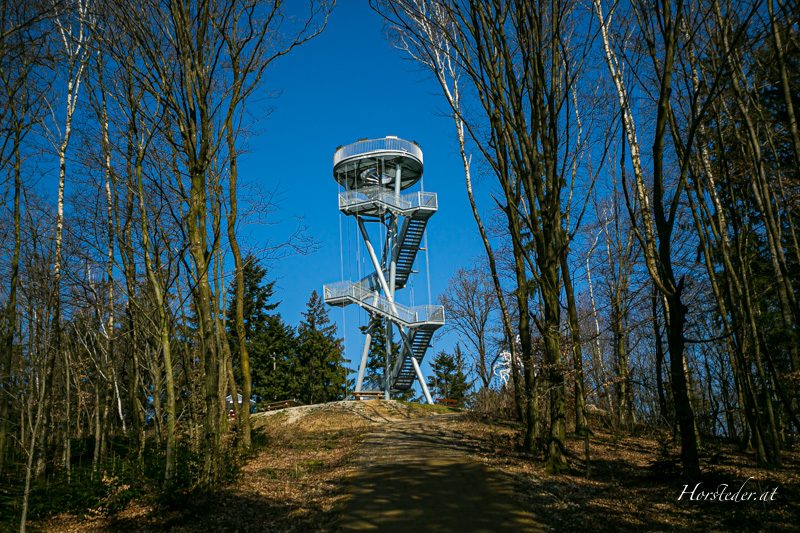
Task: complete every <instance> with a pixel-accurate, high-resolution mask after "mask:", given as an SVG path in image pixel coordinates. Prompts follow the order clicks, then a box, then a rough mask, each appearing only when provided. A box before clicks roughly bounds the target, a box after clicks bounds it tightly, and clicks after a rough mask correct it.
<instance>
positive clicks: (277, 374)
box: [228, 255, 297, 403]
mask: <svg viewBox="0 0 800 533" xmlns="http://www.w3.org/2000/svg"><path fill="white" fill-rule="evenodd" d="M242 273H243V275H244V284H245V292H244V304H243V305H244V318H245V338H246V339H247V347H248V353H249V355H250V374H251V378H252V391H253V394H254V396H255V398H256V399H257V401H259V402H262V403H264V402H266V403H269V402H274V401H280V400H287V399H291V398H292V396H293V394H294V391H295V388H296V387H295V385H294V376H293V375H292V367H293V362H294V359H295V351H296V344H297V342H296V338H295V333H294V330H293V328H292V327H291V326H288V325H286V324H284V322H283V320H282V319H281V315H280V313H274V314H270V311H274V310H275V309H277V307H278V305H279V304H280V302H275V303H271V302H270V300H271V299H272V297H273V295H274V293H275V289H274V286H275V282H274V281H271V282H265V281H264V279H265V278H266V275H267V269H266V268H264V267H263V266H262V265H261V262H260V261H259V260H258V259H257V258H256V257H254V256H252V255H248V256H247V257H245V259H244V268H243V270H242ZM235 309H236V294H235V292H234V291H231V296H230V303H229V305H228V316H229V317H232V316H233V315H234V314H235ZM228 323H229V327H230V324H232V320H229V322H228ZM228 339H229V340H230V343H231V352H232V353H233V355H234V371H235V372H237V373H238V372H239V371H240V370H239V367H238V364H237V363H238V353H239V348H238V338H237V336H236V335H235V334H233V332H230V334H229V335H228ZM240 377H241V376H237V379H239V378H240Z"/></svg>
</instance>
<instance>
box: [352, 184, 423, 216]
mask: <svg viewBox="0 0 800 533" xmlns="http://www.w3.org/2000/svg"><path fill="white" fill-rule="evenodd" d="M375 202H380V203H383V204H386V205H388V206H391V207H395V208H397V209H399V210H400V211H409V210H412V209H420V208H423V207H424V208H427V209H430V210H431V211H436V209H437V208H438V205H437V200H436V193H435V192H422V191H417V192H412V193H406V194H400V195H395V194H394V192H393V191H391V190H389V189H386V188H385V187H381V186H375V187H362V188H360V189H356V190H350V191H341V192H340V193H339V209H340V210H341V209H347V208H353V207H356V206H359V205H367V204H373V203H375Z"/></svg>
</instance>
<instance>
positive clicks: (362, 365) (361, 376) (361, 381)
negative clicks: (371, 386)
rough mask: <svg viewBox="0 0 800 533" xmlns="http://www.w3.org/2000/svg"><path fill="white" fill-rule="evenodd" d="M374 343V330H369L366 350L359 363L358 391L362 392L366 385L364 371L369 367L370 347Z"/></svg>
mask: <svg viewBox="0 0 800 533" xmlns="http://www.w3.org/2000/svg"><path fill="white" fill-rule="evenodd" d="M371 344H372V330H368V331H367V336H366V338H365V339H364V350H363V351H362V352H361V363H360V364H359V365H358V376H357V377H356V392H361V387H362V386H363V385H364V372H365V371H366V369H367V358H369V347H370V345H371Z"/></svg>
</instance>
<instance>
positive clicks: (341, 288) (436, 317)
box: [323, 280, 444, 325]
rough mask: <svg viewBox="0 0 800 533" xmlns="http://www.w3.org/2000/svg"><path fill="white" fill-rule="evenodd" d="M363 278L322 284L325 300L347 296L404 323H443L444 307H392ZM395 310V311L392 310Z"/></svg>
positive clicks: (396, 305) (395, 305) (386, 299)
mask: <svg viewBox="0 0 800 533" xmlns="http://www.w3.org/2000/svg"><path fill="white" fill-rule="evenodd" d="M362 283H363V280H361V281H357V282H355V283H352V282H350V281H339V282H336V283H329V284H327V285H324V286H323V294H324V299H325V301H326V302H327V301H332V300H338V299H343V298H349V299H351V300H353V302H354V303H358V304H359V305H362V306H366V307H371V308H373V309H376V310H378V311H380V312H381V313H382V314H384V315H386V316H390V317H394V318H396V319H397V320H399V321H400V322H403V323H404V324H406V325H414V324H426V323H435V324H444V307H442V306H441V305H418V306H415V307H406V306H404V305H402V304H399V303H396V302H395V304H394V309H393V308H392V304H391V302H390V301H389V299H388V298H386V297H385V296H383V295H380V294H378V293H377V292H376V291H372V290H369V289H368V288H367V287H366V284H362ZM395 309H396V310H397V313H395V312H394V310H395Z"/></svg>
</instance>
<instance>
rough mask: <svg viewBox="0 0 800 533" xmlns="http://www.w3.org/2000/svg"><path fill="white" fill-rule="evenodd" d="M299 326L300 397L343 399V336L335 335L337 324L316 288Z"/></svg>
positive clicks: (297, 372)
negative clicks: (329, 315)
mask: <svg viewBox="0 0 800 533" xmlns="http://www.w3.org/2000/svg"><path fill="white" fill-rule="evenodd" d="M306 307H307V310H306V312H305V313H303V321H301V322H300V325H299V326H298V327H297V360H296V367H295V375H296V378H297V379H296V382H295V386H296V395H297V399H299V400H300V401H302V402H304V403H309V404H311V403H323V402H330V401H334V400H341V399H343V398H344V395H345V383H346V378H347V375H346V372H347V370H346V369H345V368H344V364H343V363H344V360H343V356H342V355H343V348H342V340H341V339H338V338H336V324H333V323H331V320H330V318H328V310H327V309H326V308H325V304H324V303H323V301H322V298H320V297H319V295H318V294H317V291H314V292H313V293H311V298H310V300H309V301H308V304H306Z"/></svg>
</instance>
